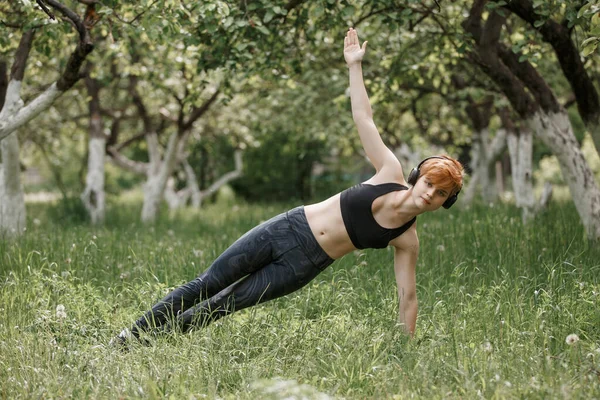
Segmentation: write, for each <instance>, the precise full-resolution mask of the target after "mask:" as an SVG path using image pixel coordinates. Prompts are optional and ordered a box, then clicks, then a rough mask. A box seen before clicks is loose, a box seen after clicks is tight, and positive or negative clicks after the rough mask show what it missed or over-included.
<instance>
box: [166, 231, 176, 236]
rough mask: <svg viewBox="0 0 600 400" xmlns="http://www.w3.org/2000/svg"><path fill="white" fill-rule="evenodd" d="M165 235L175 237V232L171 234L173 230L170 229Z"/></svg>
mask: <svg viewBox="0 0 600 400" xmlns="http://www.w3.org/2000/svg"><path fill="white" fill-rule="evenodd" d="M167 235H169V236H173V235H175V232H173V230H172V229H169V230H168V231H167Z"/></svg>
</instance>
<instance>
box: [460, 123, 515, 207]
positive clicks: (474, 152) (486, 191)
mask: <svg viewBox="0 0 600 400" xmlns="http://www.w3.org/2000/svg"><path fill="white" fill-rule="evenodd" d="M505 145H506V132H505V131H504V130H503V129H499V130H498V131H497V132H496V136H494V139H492V140H490V139H489V129H488V128H483V129H481V130H480V131H479V132H478V133H476V134H474V135H473V143H472V146H471V165H470V166H471V170H472V171H473V173H472V177H471V181H470V183H469V186H468V187H467V188H466V191H465V196H464V197H463V198H462V202H463V203H464V204H471V203H472V202H473V200H474V199H475V197H476V195H477V192H478V189H479V188H481V197H482V199H483V201H484V202H486V203H493V202H495V201H497V200H498V194H499V192H498V185H497V184H496V182H495V177H496V170H495V163H496V159H497V158H498V157H499V156H500V154H502V152H503V151H504V147H505Z"/></svg>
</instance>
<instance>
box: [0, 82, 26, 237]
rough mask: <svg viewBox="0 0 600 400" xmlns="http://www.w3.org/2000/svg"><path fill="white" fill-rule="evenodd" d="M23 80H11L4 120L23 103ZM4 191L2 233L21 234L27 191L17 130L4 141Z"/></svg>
mask: <svg viewBox="0 0 600 400" xmlns="http://www.w3.org/2000/svg"><path fill="white" fill-rule="evenodd" d="M20 92H21V81H19V80H10V81H9V83H8V86H7V88H6V95H5V100H4V106H3V107H2V111H0V121H6V120H10V119H11V118H13V117H14V115H15V114H17V113H18V112H19V110H20V109H21V107H23V101H22V100H21V96H20ZM0 159H1V161H2V173H3V177H2V186H1V187H0V189H2V192H0V233H3V234H8V235H11V236H18V235H20V234H22V233H23V232H24V230H25V217H26V214H25V195H24V194H23V186H22V185H21V169H20V167H21V166H20V160H19V139H18V138H17V133H16V132H13V133H11V134H10V135H8V136H7V137H5V138H4V140H2V141H1V142H0Z"/></svg>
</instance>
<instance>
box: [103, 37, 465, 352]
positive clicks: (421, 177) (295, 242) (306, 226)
mask: <svg viewBox="0 0 600 400" xmlns="http://www.w3.org/2000/svg"><path fill="white" fill-rule="evenodd" d="M366 45H367V42H364V43H363V45H362V47H361V46H360V45H359V42H358V36H357V34H356V31H355V30H354V29H352V28H351V29H350V30H349V31H348V33H347V35H346V38H345V39H344V58H345V59H346V63H347V64H348V68H349V70H350V98H351V103H352V116H353V118H354V122H355V123H356V127H357V128H358V133H359V135H360V140H361V142H362V145H363V147H364V150H365V152H366V154H367V156H368V157H369V159H370V160H371V162H372V163H373V166H374V167H375V169H376V171H377V172H376V173H375V175H374V176H373V177H371V178H370V179H368V180H367V181H366V182H363V183H361V184H358V185H356V186H353V187H351V188H349V189H347V190H345V191H343V192H341V193H338V194H336V195H334V196H332V197H330V198H328V199H327V200H325V201H322V202H320V203H316V204H311V205H307V206H300V207H297V208H294V209H292V210H290V211H288V212H285V213H282V214H280V215H278V216H276V217H274V218H272V219H270V220H268V221H266V222H264V223H262V224H260V225H259V226H257V227H255V228H253V229H252V230H250V231H249V232H247V233H246V234H245V235H243V236H242V237H241V238H239V239H238V240H237V241H236V242H235V243H233V244H232V245H231V246H230V247H229V248H228V249H227V250H225V252H223V254H221V255H220V256H219V257H217V259H216V260H215V261H214V262H213V264H212V265H211V266H210V267H209V268H208V269H207V270H206V271H205V272H203V273H202V274H201V275H200V276H199V277H197V278H196V279H194V280H192V281H191V282H188V283H186V284H185V285H182V286H180V287H178V288H176V289H175V290H173V291H172V292H171V293H169V294H168V295H167V296H166V297H165V298H163V299H162V300H160V301H159V302H158V303H156V304H155V305H154V306H153V307H152V309H151V310H150V311H148V312H147V313H146V314H145V315H143V316H142V317H141V318H140V319H138V320H137V321H136V322H135V324H134V325H133V328H132V329H131V330H130V331H129V330H127V329H125V330H123V331H122V332H121V333H120V334H119V335H118V336H117V337H116V338H115V339H114V340H115V341H116V342H117V343H124V342H125V341H126V340H128V338H130V337H132V336H133V337H135V338H138V339H139V338H140V333H141V332H158V331H169V330H172V329H176V330H181V331H184V332H185V331H188V330H189V329H190V328H192V327H194V326H205V325H207V324H209V323H210V322H211V321H214V320H216V319H218V318H220V317H223V316H225V315H228V314H230V313H232V312H234V311H237V310H241V309H244V308H246V307H250V306H253V305H256V304H259V303H262V302H265V301H267V300H272V299H275V298H278V297H281V296H284V295H286V294H289V293H292V292H294V291H296V290H298V289H300V288H301V287H303V286H305V285H306V284H307V283H308V282H310V281H311V280H312V279H314V278H315V277H316V276H317V275H318V274H319V273H321V271H323V270H324V269H325V268H327V267H328V266H329V265H330V264H331V263H333V261H334V260H335V259H338V258H340V257H342V256H344V255H345V254H348V253H350V252H352V251H354V250H356V249H365V248H385V247H387V246H388V245H391V246H393V247H394V271H395V275H396V283H397V286H398V299H399V303H400V306H399V322H400V323H401V324H402V326H403V328H404V330H405V331H406V333H408V334H409V335H411V336H412V335H413V334H414V331H415V325H416V321H417V293H416V280H415V279H416V277H415V268H416V263H417V256H418V253H419V240H418V238H417V227H416V216H417V215H419V214H422V213H424V212H426V211H434V210H437V209H438V208H440V207H442V206H444V207H445V208H449V207H451V206H452V204H454V202H455V201H456V199H457V196H458V193H459V192H460V190H461V187H462V177H463V167H462V165H461V164H460V163H459V162H458V161H456V160H454V159H453V158H450V157H448V156H437V157H429V158H427V159H425V160H423V161H422V162H421V163H420V164H419V165H418V166H417V167H416V168H413V170H412V171H411V172H410V175H409V177H408V183H409V184H410V185H412V186H411V187H410V188H409V187H408V186H407V184H406V181H405V180H404V175H403V173H402V167H401V165H400V162H399V161H398V159H397V158H396V157H395V156H394V154H393V153H392V152H391V150H390V149H389V148H388V147H387V146H386V145H385V144H384V143H383V141H382V140H381V137H380V136H379V132H378V131H377V128H376V127H375V124H374V122H373V115H372V111H371V105H370V103H369V98H368V96H367V91H366V89H365V85H364V82H363V77H362V67H361V61H362V58H363V56H364V54H365V50H366Z"/></svg>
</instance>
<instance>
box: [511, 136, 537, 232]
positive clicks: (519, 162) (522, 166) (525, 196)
mask: <svg viewBox="0 0 600 400" xmlns="http://www.w3.org/2000/svg"><path fill="white" fill-rule="evenodd" d="M507 141H508V153H509V155H510V167H511V171H512V183H513V190H514V193H515V204H516V206H517V207H519V208H521V210H522V218H523V223H526V222H528V221H529V220H530V219H531V217H533V215H534V206H535V196H534V194H533V180H532V171H533V167H532V165H533V161H532V155H533V138H532V135H531V131H529V130H528V129H523V130H521V132H520V134H519V135H517V133H516V132H515V131H513V130H511V131H509V133H508V138H507Z"/></svg>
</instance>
